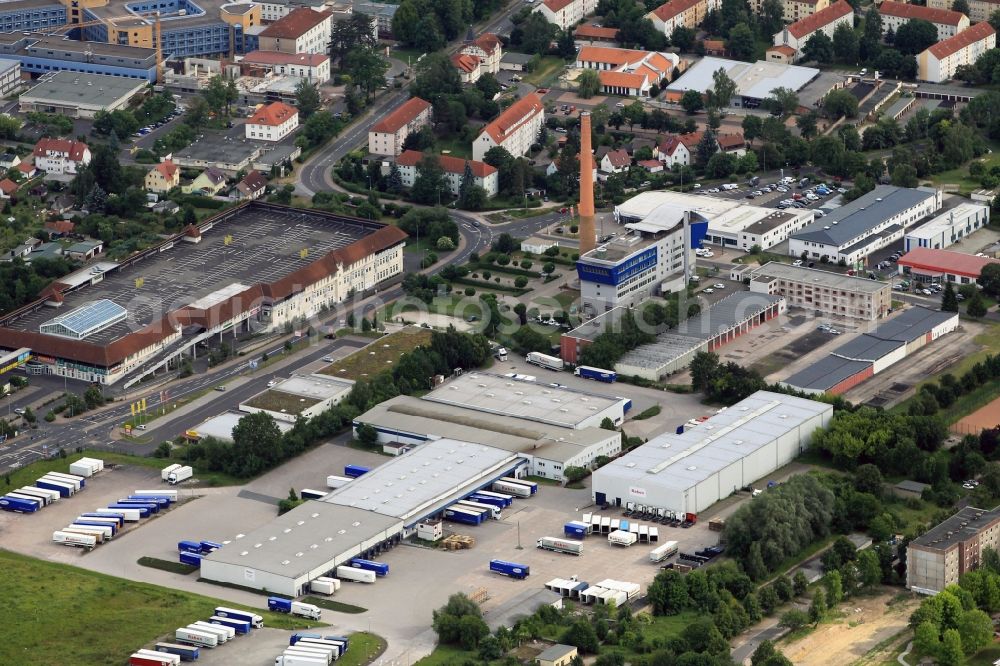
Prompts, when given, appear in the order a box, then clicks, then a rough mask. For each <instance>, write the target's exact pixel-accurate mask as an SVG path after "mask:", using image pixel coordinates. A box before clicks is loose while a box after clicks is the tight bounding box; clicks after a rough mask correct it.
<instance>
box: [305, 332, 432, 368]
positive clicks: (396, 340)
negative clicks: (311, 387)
mask: <svg viewBox="0 0 1000 666" xmlns="http://www.w3.org/2000/svg"><path fill="white" fill-rule="evenodd" d="M430 341H431V331H429V330H427V329H425V328H415V327H414V328H406V329H404V330H402V331H399V332H397V333H393V334H391V335H387V336H385V337H382V338H379V339H378V340H376V341H375V342H373V343H372V344H370V345H368V346H367V347H365V348H363V349H359V350H358V351H356V352H354V353H353V354H351V355H350V356H348V357H347V358H345V359H343V360H340V361H337V362H336V363H332V364H331V365H329V366H327V367H325V368H323V369H322V370H320V372H321V373H323V374H325V375H331V376H333V377H342V378H344V379H354V380H358V379H367V378H370V377H373V376H375V375H377V374H378V373H380V372H382V371H383V370H389V369H391V368H392V366H393V365H394V364H395V363H396V361H398V360H399V357H400V356H401V355H403V354H405V353H406V352H408V351H412V350H413V349H415V348H416V347H419V346H420V345H425V344H429V343H430Z"/></svg>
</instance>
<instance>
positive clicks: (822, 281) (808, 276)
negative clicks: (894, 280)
mask: <svg viewBox="0 0 1000 666" xmlns="http://www.w3.org/2000/svg"><path fill="white" fill-rule="evenodd" d="M751 276H752V277H751V279H753V278H757V277H758V276H767V277H773V278H778V279H780V280H790V281H794V282H803V283H809V284H812V285H819V286H821V287H829V288H831V289H839V290H842V291H856V292H863V293H872V294H873V293H877V292H879V291H881V290H883V289H885V288H886V287H888V286H889V285H887V284H886V283H885V282H879V281H878V280H869V279H867V278H861V277H853V276H851V275H844V274H842V273H834V272H833V271H824V270H820V269H818V268H807V267H806V266H792V265H791V264H783V263H781V262H780V261H771V262H768V263H766V264H764V265H763V266H761V267H760V268H757V269H755V270H754V271H753V272H752V273H751Z"/></svg>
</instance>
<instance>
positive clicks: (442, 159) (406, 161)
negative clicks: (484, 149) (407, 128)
mask: <svg viewBox="0 0 1000 666" xmlns="http://www.w3.org/2000/svg"><path fill="white" fill-rule="evenodd" d="M423 157H424V153H421V152H420V151H417V150H404V151H403V152H402V153H400V155H399V157H397V158H396V164H397V165H399V166H406V167H412V166H416V165H417V163H419V162H420V160H421V159H423ZM436 157H437V158H438V162H439V163H440V164H441V168H442V169H444V170H445V172H447V173H465V165H466V163H468V165H469V167H470V168H471V169H472V175H473V176H475V177H476V178H485V177H486V176H489V175H490V174H494V173H496V171H497V170H496V167H493V166H490V165H489V164H487V163H486V162H479V161H477V160H464V159H462V158H461V157H452V156H451V155H437V156H436Z"/></svg>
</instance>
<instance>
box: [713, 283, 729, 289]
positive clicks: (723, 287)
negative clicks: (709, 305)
mask: <svg viewBox="0 0 1000 666" xmlns="http://www.w3.org/2000/svg"><path fill="white" fill-rule="evenodd" d="M712 287H714V288H715V289H725V288H726V285H724V284H722V283H721V282H716V283H715V284H713V285H712Z"/></svg>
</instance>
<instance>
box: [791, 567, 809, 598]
mask: <svg viewBox="0 0 1000 666" xmlns="http://www.w3.org/2000/svg"><path fill="white" fill-rule="evenodd" d="M808 587H809V581H808V580H806V575H805V574H804V573H802V570H801V569H799V570H798V571H796V572H795V575H794V576H792V589H793V590H794V591H795V596H797V597H801V596H802V595H803V594H805V593H806V589H807V588H808Z"/></svg>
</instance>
